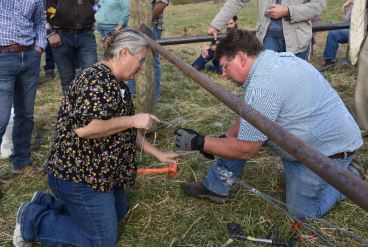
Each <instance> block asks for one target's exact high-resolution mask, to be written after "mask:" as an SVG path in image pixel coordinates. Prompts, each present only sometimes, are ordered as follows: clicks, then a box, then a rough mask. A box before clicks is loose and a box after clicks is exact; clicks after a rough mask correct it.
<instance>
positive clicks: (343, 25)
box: [157, 22, 350, 46]
mask: <svg viewBox="0 0 368 248" xmlns="http://www.w3.org/2000/svg"><path fill="white" fill-rule="evenodd" d="M349 27H350V23H347V22H339V23H334V24H319V25H315V26H313V27H312V30H313V32H321V31H329V30H336V29H347V28H349ZM249 31H250V32H252V33H255V32H256V31H255V30H249ZM225 35H226V33H223V34H220V35H219V36H218V37H219V38H222V37H224V36H225ZM207 41H213V36H212V35H195V36H182V37H172V38H164V39H160V40H158V41H157V42H158V43H159V44H160V45H161V46H167V45H179V44H189V43H197V42H207Z"/></svg>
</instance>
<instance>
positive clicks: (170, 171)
mask: <svg viewBox="0 0 368 248" xmlns="http://www.w3.org/2000/svg"><path fill="white" fill-rule="evenodd" d="M178 170H179V167H178V165H177V163H176V162H172V163H169V166H168V167H163V168H142V169H138V170H137V173H138V174H141V175H146V174H165V173H166V174H167V175H168V176H169V177H175V176H176V175H177V174H178Z"/></svg>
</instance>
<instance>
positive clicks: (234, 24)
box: [226, 19, 236, 30]
mask: <svg viewBox="0 0 368 248" xmlns="http://www.w3.org/2000/svg"><path fill="white" fill-rule="evenodd" d="M235 27H236V22H235V21H234V20H233V19H230V21H228V22H227V24H226V29H227V30H230V29H233V28H235Z"/></svg>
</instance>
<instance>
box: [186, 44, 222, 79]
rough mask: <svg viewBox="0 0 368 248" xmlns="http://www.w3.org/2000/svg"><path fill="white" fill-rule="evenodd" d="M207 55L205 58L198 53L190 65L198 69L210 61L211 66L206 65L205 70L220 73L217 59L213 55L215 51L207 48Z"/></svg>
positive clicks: (201, 68)
mask: <svg viewBox="0 0 368 248" xmlns="http://www.w3.org/2000/svg"><path fill="white" fill-rule="evenodd" d="M207 51H208V55H207V57H206V58H203V57H202V55H199V56H198V58H197V59H196V60H195V61H194V62H193V64H192V66H193V67H194V68H195V69H197V70H198V71H200V70H203V69H204V68H205V66H206V64H207V63H208V62H209V61H212V66H211V65H210V66H208V67H207V71H209V72H214V73H217V74H221V73H222V72H221V67H220V63H219V61H218V59H217V58H216V57H215V52H214V51H212V50H211V49H208V50H207Z"/></svg>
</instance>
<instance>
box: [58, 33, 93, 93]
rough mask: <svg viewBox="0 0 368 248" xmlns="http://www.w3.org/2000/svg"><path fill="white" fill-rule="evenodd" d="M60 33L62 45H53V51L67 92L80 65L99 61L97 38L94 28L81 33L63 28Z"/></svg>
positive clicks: (85, 66)
mask: <svg viewBox="0 0 368 248" xmlns="http://www.w3.org/2000/svg"><path fill="white" fill-rule="evenodd" d="M59 34H60V37H61V42H62V45H61V46H60V47H53V48H52V53H53V55H54V60H55V62H56V65H57V67H58V70H59V74H60V80H61V87H62V89H63V91H64V92H65V91H66V90H67V88H68V86H69V84H70V82H71V81H72V80H73V79H74V77H75V70H76V69H77V68H78V67H81V68H82V69H85V68H87V67H89V66H91V65H93V64H95V63H96V62H97V51H96V39H95V35H94V34H93V30H89V29H86V30H83V31H81V32H79V33H73V32H67V31H64V30H62V31H60V32H59ZM77 63H79V65H77Z"/></svg>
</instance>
